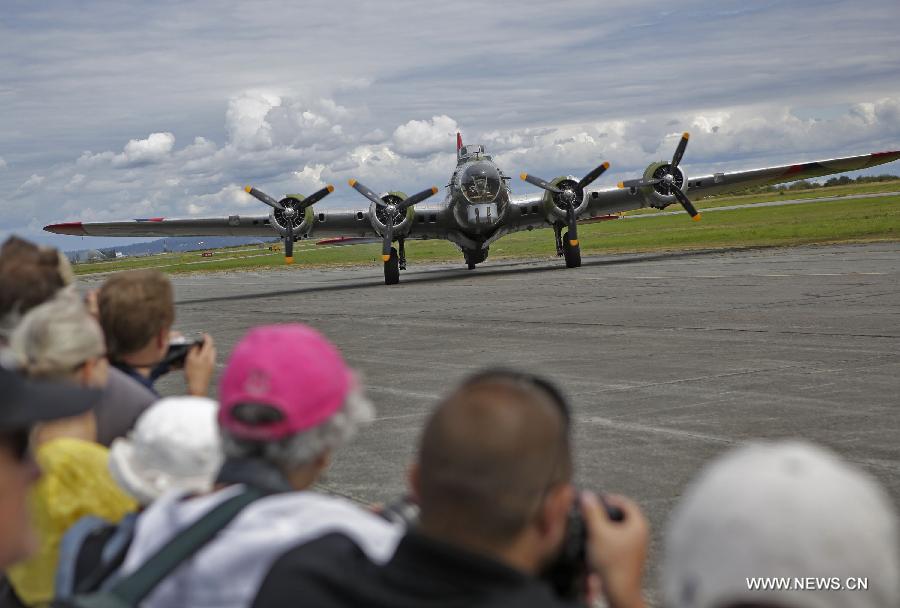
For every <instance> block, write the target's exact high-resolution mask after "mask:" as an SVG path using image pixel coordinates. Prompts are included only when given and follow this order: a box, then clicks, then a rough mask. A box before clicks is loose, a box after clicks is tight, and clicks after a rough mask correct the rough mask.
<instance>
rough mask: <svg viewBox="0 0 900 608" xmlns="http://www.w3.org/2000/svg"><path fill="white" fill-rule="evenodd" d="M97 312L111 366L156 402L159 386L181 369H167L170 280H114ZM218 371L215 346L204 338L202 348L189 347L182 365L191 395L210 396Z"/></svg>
mask: <svg viewBox="0 0 900 608" xmlns="http://www.w3.org/2000/svg"><path fill="white" fill-rule="evenodd" d="M97 308H98V311H99V315H100V319H99V320H100V325H101V326H102V327H103V332H104V334H105V335H106V347H107V354H108V356H109V359H110V362H111V363H112V364H113V366H115V367H116V368H118V369H119V370H121V371H123V372H125V373H126V374H128V375H129V376H131V377H132V378H134V379H135V380H137V381H138V382H140V383H141V384H143V385H144V386H146V387H147V388H149V389H150V390H151V391H153V392H154V394H156V395H157V396H158V393H157V392H156V389H155V388H154V383H155V382H156V380H157V379H158V378H159V377H160V376H162V375H163V374H165V373H167V372H169V371H170V370H171V369H172V368H173V367H174V366H177V365H181V364H182V362H181V361H177V362H165V363H164V360H165V359H166V354H167V353H168V352H169V343H170V339H171V334H172V323H173V322H174V321H175V303H174V299H173V296H172V284H171V283H170V282H169V279H168V278H167V277H166V276H165V275H164V274H162V273H161V272H159V271H156V270H131V271H127V272H121V273H118V274H115V275H113V276H112V277H111V278H110V279H109V280H107V281H106V282H105V283H104V284H103V287H101V288H100V291H99V293H98V294H97ZM215 365H216V347H215V344H214V342H213V339H212V336H210V335H208V334H204V335H203V340H202V343H198V344H196V345H194V346H193V347H190V348H189V349H188V350H187V351H186V352H185V355H184V359H183V367H184V377H185V381H186V382H187V389H188V394H189V395H193V396H196V397H205V396H207V394H208V393H209V385H210V382H211V381H212V376H213V372H214V371H215Z"/></svg>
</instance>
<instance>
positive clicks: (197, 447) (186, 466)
mask: <svg viewBox="0 0 900 608" xmlns="http://www.w3.org/2000/svg"><path fill="white" fill-rule="evenodd" d="M218 409H219V406H218V404H217V403H216V402H215V401H213V400H212V399H207V398H206V397H187V396H185V397H167V398H165V399H161V400H160V401H157V402H156V403H154V404H153V405H151V406H150V407H149V408H148V409H147V411H145V412H144V413H143V414H141V416H140V418H138V420H137V423H136V424H135V426H134V429H132V431H131V432H130V433H129V434H128V438H127V439H122V438H119V439H116V440H115V441H113V443H112V446H110V452H109V469H110V472H111V473H112V475H113V478H114V479H115V480H116V482H117V483H118V484H119V485H120V486H121V487H122V489H123V490H125V491H126V492H128V493H129V494H131V495H132V496H134V497H135V498H136V499H137V500H138V501H139V502H140V503H141V504H143V505H147V504H149V503H151V502H153V501H154V500H156V499H157V498H159V496H161V495H162V494H164V493H165V492H167V491H169V490H182V491H187V492H191V493H202V492H208V491H209V490H211V489H212V486H213V482H214V480H215V476H216V474H217V473H218V471H219V468H220V467H221V466H222V458H223V457H222V449H221V444H220V440H219V429H218V425H217V423H216V415H217V413H218Z"/></svg>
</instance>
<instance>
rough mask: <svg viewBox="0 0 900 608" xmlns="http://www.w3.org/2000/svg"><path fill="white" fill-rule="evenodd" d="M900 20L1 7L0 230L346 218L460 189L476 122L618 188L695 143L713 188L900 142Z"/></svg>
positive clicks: (652, 8) (529, 154) (874, 2)
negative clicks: (265, 201)
mask: <svg viewBox="0 0 900 608" xmlns="http://www.w3.org/2000/svg"><path fill="white" fill-rule="evenodd" d="M898 20H900V3H898V2H897V0H867V2H865V3H851V2H846V1H828V0H815V1H805V0H797V1H779V0H754V1H747V0H739V1H734V0H716V1H708V2H707V1H693V0H681V1H679V2H671V1H667V2H644V1H641V0H628V1H627V2H625V1H619V0H606V1H604V2H602V3H600V2H597V1H596V0H587V1H583V2H582V1H571V2H570V1H565V0H563V1H556V2H546V1H543V2H504V1H500V0H482V1H481V2H470V1H469V0H456V1H454V2H440V3H437V2H434V3H432V2H427V1H426V2H423V1H422V0H418V1H412V0H393V1H392V2H390V3H381V2H345V1H343V0H329V1H323V0H307V1H306V2H302V3H299V2H288V1H274V0H273V1H268V2H263V1H254V2H246V1H227V0H222V1H215V2H214V1H197V2H186V1H184V0H173V1H156V2H153V3H144V2H133V3H132V2H127V1H122V0H114V1H93V0H83V1H80V2H77V3H74V2H68V1H58V2H54V1H47V2H29V1H27V0H22V1H18V0H3V10H2V12H0V192H2V194H0V238H5V234H6V233H9V232H15V233H17V234H21V235H24V236H26V237H27V238H31V239H35V240H39V241H41V242H44V243H50V244H54V245H57V246H59V247H62V248H63V249H67V250H68V249H78V248H84V247H91V246H104V245H108V244H112V243H124V242H126V241H123V240H111V239H84V240H82V239H79V238H77V237H61V236H55V235H49V234H47V233H43V232H41V230H40V229H41V227H42V226H43V225H45V224H48V223H52V222H58V221H74V220H83V221H103V220H112V219H128V218H135V217H148V216H168V217H175V216H182V217H183V216H197V217H202V216H226V215H228V214H231V213H255V212H258V213H265V212H266V211H267V208H266V207H264V206H263V205H261V204H260V203H258V202H256V201H255V200H254V199H252V198H250V197H249V196H248V195H246V194H244V193H243V191H242V190H241V188H242V187H243V185H244V184H253V185H255V186H257V187H259V188H261V189H263V190H265V191H267V192H269V193H270V194H272V195H274V196H280V195H281V194H283V193H285V192H301V193H308V192H309V191H312V190H313V189H315V188H318V187H321V186H322V185H324V184H325V183H327V182H331V183H335V184H337V185H338V189H337V191H336V192H335V193H334V194H333V195H331V196H330V197H329V198H328V199H326V201H327V203H328V204H329V205H332V206H342V207H346V206H350V205H356V204H359V203H361V202H362V199H360V198H359V197H358V196H359V195H357V194H356V193H355V192H353V191H352V190H350V189H349V188H347V187H346V180H347V179H348V178H350V177H356V178H358V179H360V180H362V181H363V182H365V183H366V184H367V185H369V186H371V187H372V188H374V189H375V190H379V191H382V190H387V189H399V190H405V191H407V192H412V191H418V190H420V189H423V188H425V187H427V186H430V185H433V184H434V185H438V186H443V185H444V184H446V182H447V179H448V177H449V175H450V172H451V171H452V167H453V163H454V149H455V140H454V136H455V132H456V130H457V129H460V130H461V131H462V133H463V138H464V140H465V141H466V142H467V143H484V144H485V145H486V146H487V147H488V149H489V151H491V152H493V153H494V154H495V157H496V158H497V159H498V160H499V162H500V164H501V167H502V168H503V169H504V171H505V172H506V173H507V174H511V175H517V174H518V173H520V172H521V171H528V172H532V173H535V174H538V175H542V176H545V177H547V178H550V177H553V176H555V175H559V174H569V173H571V174H575V175H582V174H584V173H585V172H587V171H588V170H589V169H590V168H592V167H593V166H595V165H597V164H599V163H600V162H602V161H603V160H609V161H610V162H611V163H612V169H611V170H610V172H609V173H607V176H604V178H602V181H601V183H604V184H612V183H614V182H616V181H618V180H620V179H622V178H627V177H634V176H637V175H638V174H639V173H640V172H641V170H642V169H643V167H644V166H646V164H647V163H648V162H650V161H652V160H656V159H659V158H667V157H670V156H671V154H672V151H673V149H674V146H675V142H676V139H677V137H678V134H680V133H681V132H682V131H684V130H687V131H690V132H691V135H692V137H691V143H690V146H689V147H688V152H687V155H686V156H685V160H684V161H683V162H684V166H685V168H686V169H687V170H688V172H694V173H698V172H702V173H706V172H708V171H711V170H714V169H715V170H721V169H725V170H727V169H741V168H753V167H759V166H766V165H770V164H778V163H782V162H794V161H803V160H816V159H821V158H828V157H834V156H845V155H851V154H857V153H867V152H872V151H879V150H887V149H900V35H898V34H897V29H896V28H897V26H896V24H897V22H898ZM885 170H886V171H890V172H893V173H900V167H898V166H888V167H886V168H885ZM529 188H530V186H526V185H524V184H521V183H517V184H515V185H514V191H516V192H524V191H527V190H528V189H529ZM323 204H324V203H323Z"/></svg>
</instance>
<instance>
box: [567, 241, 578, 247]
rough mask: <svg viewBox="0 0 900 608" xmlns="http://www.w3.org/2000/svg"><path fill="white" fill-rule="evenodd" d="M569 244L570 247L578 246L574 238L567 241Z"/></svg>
mask: <svg viewBox="0 0 900 608" xmlns="http://www.w3.org/2000/svg"><path fill="white" fill-rule="evenodd" d="M569 245H571V246H572V247H578V241H577V240H574V241H573V240H570V241H569Z"/></svg>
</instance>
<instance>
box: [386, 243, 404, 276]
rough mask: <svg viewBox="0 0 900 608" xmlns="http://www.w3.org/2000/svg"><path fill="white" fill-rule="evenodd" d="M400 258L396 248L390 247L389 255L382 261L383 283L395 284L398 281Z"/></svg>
mask: <svg viewBox="0 0 900 608" xmlns="http://www.w3.org/2000/svg"><path fill="white" fill-rule="evenodd" d="M399 261H400V259H399V257H398V256H397V250H396V249H395V248H394V247H391V257H390V258H388V261H387V262H385V263H384V284H385V285H396V284H397V283H399V282H400V263H399Z"/></svg>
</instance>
